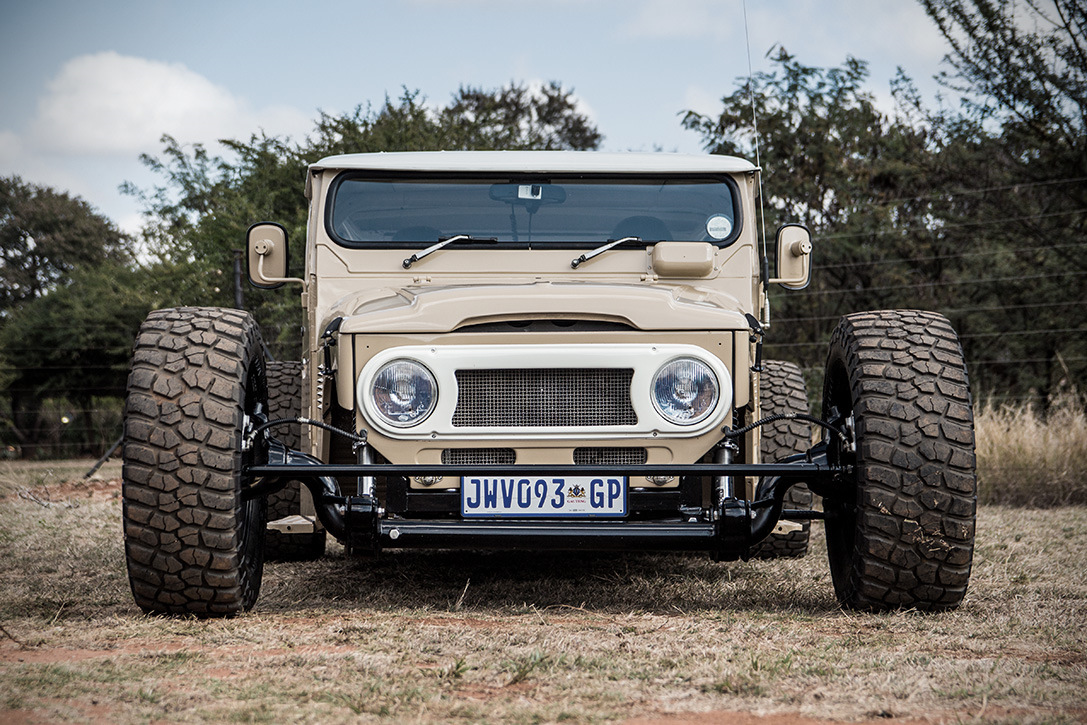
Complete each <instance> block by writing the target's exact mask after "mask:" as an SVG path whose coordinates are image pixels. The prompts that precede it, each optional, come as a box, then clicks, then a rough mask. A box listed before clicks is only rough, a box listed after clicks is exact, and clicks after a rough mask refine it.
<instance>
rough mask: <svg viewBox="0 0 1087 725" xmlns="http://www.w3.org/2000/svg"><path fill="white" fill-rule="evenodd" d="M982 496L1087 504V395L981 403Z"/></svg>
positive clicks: (1019, 502) (1015, 502) (1031, 502)
mask: <svg viewBox="0 0 1087 725" xmlns="http://www.w3.org/2000/svg"><path fill="white" fill-rule="evenodd" d="M976 423H977V455H978V498H979V500H980V501H981V502H982V503H998V504H1008V505H1016V506H1065V505H1068V504H1087V475H1085V472H1087V397H1085V396H1081V395H1077V394H1076V393H1074V392H1066V393H1062V394H1060V395H1058V396H1057V397H1056V398H1055V399H1054V400H1053V401H1052V404H1051V405H1050V407H1049V410H1048V411H1047V414H1046V415H1045V417H1043V416H1042V415H1041V414H1040V413H1039V412H1038V411H1037V410H1036V409H1035V408H1034V407H1033V406H1031V405H1029V404H1020V405H1000V406H998V405H995V404H993V402H992V401H986V402H984V403H981V404H980V405H978V407H977V411H976Z"/></svg>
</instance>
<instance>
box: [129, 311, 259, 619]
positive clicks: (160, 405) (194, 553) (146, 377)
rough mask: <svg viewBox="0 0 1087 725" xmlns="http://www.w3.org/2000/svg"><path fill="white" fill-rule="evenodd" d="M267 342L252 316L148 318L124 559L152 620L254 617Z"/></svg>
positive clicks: (134, 402) (137, 387)
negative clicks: (258, 439) (256, 446)
mask: <svg viewBox="0 0 1087 725" xmlns="http://www.w3.org/2000/svg"><path fill="white" fill-rule="evenodd" d="M266 406H267V389H266V382H265V370H264V358H263V354H262V345H261V340H260V332H259V330H258V329H257V325H256V323H255V322H254V321H253V318H251V317H250V316H249V315H248V314H247V313H245V312H241V311H238V310H228V309H219V308H179V309H169V310H159V311H157V312H152V313H151V314H150V315H148V317H147V320H146V321H145V322H144V323H143V326H142V327H141V328H140V332H139V335H138V337H137V338H136V345H135V350H134V352H133V358H132V371H131V373H130V374H129V376H128V395H127V398H126V400H125V409H124V436H125V442H124V454H123V459H124V468H123V478H124V487H123V496H124V506H123V518H124V535H125V557H126V560H127V563H128V576H129V582H130V583H131V585H132V593H133V595H134V596H135V598H136V603H137V604H138V605H139V606H140V608H141V609H143V610H144V611H146V612H157V613H165V614H186V613H191V614H195V615H197V616H200V617H217V616H225V615H231V614H236V613H238V612H241V611H244V610H247V609H249V608H250V607H252V606H253V604H254V602H256V600H257V595H258V594H259V592H260V583H261V573H262V570H263V565H264V552H263V548H264V526H265V519H264V514H265V504H264V501H263V500H261V499H260V498H256V499H252V500H249V501H244V500H243V499H242V487H243V485H244V482H243V480H242V469H243V466H245V465H246V464H248V463H251V462H258V461H251V460H250V459H251V458H252V456H253V455H254V454H253V453H252V452H243V451H242V440H243V436H244V435H245V432H246V427H247V425H249V424H250V421H251V420H252V419H253V418H255V417H257V416H261V415H264V414H265V413H266V410H265V409H266Z"/></svg>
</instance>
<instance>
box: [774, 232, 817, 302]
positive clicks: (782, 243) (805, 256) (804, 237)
mask: <svg viewBox="0 0 1087 725" xmlns="http://www.w3.org/2000/svg"><path fill="white" fill-rule="evenodd" d="M810 283H811V232H809V231H808V228H807V227H805V226H801V225H800V224H786V225H785V226H783V227H781V228H780V229H778V236H777V277H776V278H774V279H771V280H770V284H780V285H781V286H782V287H784V288H785V289H804V288H805V287H807V286H808V284H810Z"/></svg>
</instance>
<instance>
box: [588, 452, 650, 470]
mask: <svg viewBox="0 0 1087 725" xmlns="http://www.w3.org/2000/svg"><path fill="white" fill-rule="evenodd" d="M647 460H649V453H648V451H646V450H645V449H644V448H575V449H574V463H576V464H578V465H579V466H640V465H642V464H643V463H645V462H646V461H647Z"/></svg>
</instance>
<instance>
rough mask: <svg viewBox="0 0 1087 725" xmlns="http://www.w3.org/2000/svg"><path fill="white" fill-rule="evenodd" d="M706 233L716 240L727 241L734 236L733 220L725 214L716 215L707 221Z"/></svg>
mask: <svg viewBox="0 0 1087 725" xmlns="http://www.w3.org/2000/svg"><path fill="white" fill-rule="evenodd" d="M706 233H707V234H709V235H710V236H711V237H713V238H714V239H725V238H727V237H728V235H729V234H732V220H731V219H729V218H728V217H727V216H724V215H723V214H714V215H713V216H711V217H710V218H709V219H707V220H706Z"/></svg>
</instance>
